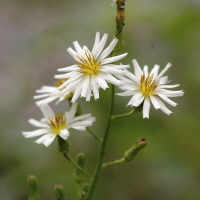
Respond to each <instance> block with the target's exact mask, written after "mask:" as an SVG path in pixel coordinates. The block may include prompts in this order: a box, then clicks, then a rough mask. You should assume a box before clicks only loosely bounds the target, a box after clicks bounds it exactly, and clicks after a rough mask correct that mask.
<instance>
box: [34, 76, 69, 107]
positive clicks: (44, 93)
mask: <svg viewBox="0 0 200 200" xmlns="http://www.w3.org/2000/svg"><path fill="white" fill-rule="evenodd" d="M65 81H66V79H60V80H59V81H58V82H56V83H55V85H56V87H55V86H43V87H42V88H41V89H39V90H36V93H38V94H39V95H35V96H34V97H33V98H34V99H41V98H43V99H42V100H39V101H36V104H37V105H38V106H39V105H42V104H48V103H50V102H52V101H54V100H56V99H58V101H57V102H56V104H58V103H59V102H60V101H62V100H64V99H66V98H67V99H69V98H70V97H71V96H72V94H73V90H71V91H69V93H67V94H63V93H61V91H60V90H59V89H58V87H59V86H60V85H62V84H63V83H64V82H65Z"/></svg>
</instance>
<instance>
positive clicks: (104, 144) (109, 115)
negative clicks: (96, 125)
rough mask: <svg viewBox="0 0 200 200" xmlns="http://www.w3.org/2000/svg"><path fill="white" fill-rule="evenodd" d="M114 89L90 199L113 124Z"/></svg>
mask: <svg viewBox="0 0 200 200" xmlns="http://www.w3.org/2000/svg"><path fill="white" fill-rule="evenodd" d="M114 91H115V86H114V85H112V88H111V103H110V110H109V114H108V121H107V127H106V130H105V134H104V138H103V142H102V145H101V150H100V156H99V159H98V162H97V166H96V169H95V172H94V176H93V179H92V181H91V184H90V190H89V195H88V200H92V196H93V193H94V189H95V186H96V183H97V179H98V177H99V173H100V170H101V165H102V162H103V157H104V155H105V147H106V142H107V138H108V133H109V129H110V124H111V116H112V113H113V107H114Z"/></svg>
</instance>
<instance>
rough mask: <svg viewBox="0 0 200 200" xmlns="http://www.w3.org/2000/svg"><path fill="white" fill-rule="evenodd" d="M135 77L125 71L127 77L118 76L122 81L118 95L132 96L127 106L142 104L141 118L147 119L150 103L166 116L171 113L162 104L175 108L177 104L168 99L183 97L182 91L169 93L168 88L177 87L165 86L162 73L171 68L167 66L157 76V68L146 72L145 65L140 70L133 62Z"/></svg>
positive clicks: (165, 80) (164, 77)
mask: <svg viewBox="0 0 200 200" xmlns="http://www.w3.org/2000/svg"><path fill="white" fill-rule="evenodd" d="M133 65H134V70H135V75H134V74H132V73H130V72H129V71H127V70H126V72H125V75H126V76H127V77H128V78H126V77H123V76H118V77H119V78H120V80H121V81H122V86H121V87H120V88H121V89H122V90H125V92H123V93H118V95H120V96H132V98H131V99H130V101H129V103H128V105H131V106H135V107H138V106H139V105H141V104H142V103H143V118H149V110H150V102H151V103H152V104H153V106H154V107H155V109H161V110H162V111H163V112H164V113H166V114H167V115H170V114H171V113H172V112H171V111H170V110H169V109H168V108H167V107H166V106H165V104H164V103H163V102H162V100H163V101H165V102H166V103H168V104H170V105H171V106H176V105H177V103H175V102H174V101H172V100H170V99H169V98H168V97H178V96H182V95H183V91H182V90H179V91H171V90H168V88H175V87H178V86H179V85H166V84H167V83H168V82H169V81H168V77H167V76H163V75H164V73H165V72H166V71H167V70H168V69H169V68H170V67H171V64H170V63H168V64H167V66H166V67H165V68H164V69H163V70H162V71H161V72H160V73H159V74H158V70H159V66H158V65H155V66H154V68H153V69H152V70H151V72H150V73H149V72H148V67H147V66H146V65H145V66H144V69H143V71H142V69H141V68H140V66H139V64H138V63H137V61H136V60H133Z"/></svg>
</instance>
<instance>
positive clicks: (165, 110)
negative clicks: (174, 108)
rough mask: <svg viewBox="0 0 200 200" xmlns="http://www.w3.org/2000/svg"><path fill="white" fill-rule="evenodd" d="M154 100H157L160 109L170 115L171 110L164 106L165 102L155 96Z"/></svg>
mask: <svg viewBox="0 0 200 200" xmlns="http://www.w3.org/2000/svg"><path fill="white" fill-rule="evenodd" d="M156 100H157V101H158V103H159V106H160V109H161V110H162V111H163V112H164V113H165V114H167V115H170V114H171V113H172V112H171V111H170V110H169V109H168V108H167V107H166V106H165V104H164V103H163V102H162V101H161V100H160V99H159V98H157V97H156Z"/></svg>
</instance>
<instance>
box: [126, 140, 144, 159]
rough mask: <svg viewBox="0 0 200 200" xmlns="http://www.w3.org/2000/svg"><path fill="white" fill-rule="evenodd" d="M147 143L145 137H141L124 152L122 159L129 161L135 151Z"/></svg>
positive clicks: (134, 154)
mask: <svg viewBox="0 0 200 200" xmlns="http://www.w3.org/2000/svg"><path fill="white" fill-rule="evenodd" d="M146 145H147V142H146V139H145V138H142V139H140V140H139V141H137V142H136V144H135V145H134V146H133V147H131V148H130V149H128V150H127V151H126V152H125V153H124V159H125V160H126V161H131V160H132V159H133V158H134V157H135V156H136V155H137V153H138V152H139V151H140V150H141V149H143V148H144V147H145V146H146Z"/></svg>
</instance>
